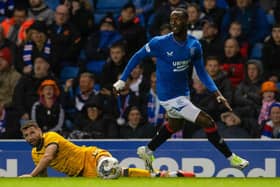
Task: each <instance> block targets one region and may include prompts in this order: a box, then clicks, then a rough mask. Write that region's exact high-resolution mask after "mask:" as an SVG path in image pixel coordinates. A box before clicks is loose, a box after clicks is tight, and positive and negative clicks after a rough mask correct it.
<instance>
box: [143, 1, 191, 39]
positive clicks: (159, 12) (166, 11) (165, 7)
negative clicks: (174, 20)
mask: <svg viewBox="0 0 280 187" xmlns="http://www.w3.org/2000/svg"><path fill="white" fill-rule="evenodd" d="M178 7H181V8H186V3H185V2H184V1H182V0H168V1H167V3H162V4H161V6H159V7H158V8H157V9H155V13H154V18H153V19H152V20H151V23H150V27H149V28H148V29H149V30H148V32H149V34H150V35H151V36H152V37H153V36H156V35H159V28H160V26H161V25H163V24H166V23H169V16H170V13H171V11H172V10H174V9H175V8H178Z"/></svg>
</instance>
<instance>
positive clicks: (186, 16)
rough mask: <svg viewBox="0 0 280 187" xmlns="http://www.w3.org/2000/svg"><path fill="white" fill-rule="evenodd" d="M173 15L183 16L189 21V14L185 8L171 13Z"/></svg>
mask: <svg viewBox="0 0 280 187" xmlns="http://www.w3.org/2000/svg"><path fill="white" fill-rule="evenodd" d="M172 14H181V15H182V16H183V17H184V18H185V19H186V20H187V19H188V17H189V16H188V13H187V11H186V10H185V9H184V8H176V9H174V10H173V11H172V12H171V15H172Z"/></svg>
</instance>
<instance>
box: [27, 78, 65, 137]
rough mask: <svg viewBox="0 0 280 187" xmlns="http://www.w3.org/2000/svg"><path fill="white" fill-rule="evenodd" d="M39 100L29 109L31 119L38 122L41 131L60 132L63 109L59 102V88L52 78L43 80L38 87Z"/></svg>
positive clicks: (62, 121)
mask: <svg viewBox="0 0 280 187" xmlns="http://www.w3.org/2000/svg"><path fill="white" fill-rule="evenodd" d="M38 95H39V100H38V101H37V102H35V103H34V104H33V106H32V110H31V120H34V121H36V122H37V123H38V124H40V128H41V129H42V131H43V132H47V131H55V132H61V130H62V126H63V123H64V110H63V108H62V106H61V104H60V103H59V100H58V97H59V95H60V90H59V88H58V86H57V84H56V82H55V81H54V80H50V79H46V80H44V81H43V82H42V83H41V85H40V87H39V88H38Z"/></svg>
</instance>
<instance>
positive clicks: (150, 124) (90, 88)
mask: <svg viewBox="0 0 280 187" xmlns="http://www.w3.org/2000/svg"><path fill="white" fill-rule="evenodd" d="M177 7H181V8H185V9H186V10H187V13H188V16H189V19H188V22H189V24H188V34H191V35H193V36H195V37H196V38H198V39H199V40H200V42H201V45H202V49H203V53H204V62H205V68H206V70H207V72H208V74H209V75H210V76H211V77H212V79H213V80H214V81H215V83H216V85H217V87H218V88H219V90H220V91H221V93H222V94H223V95H224V96H225V97H226V99H227V100H228V101H229V102H230V104H231V106H232V108H233V111H232V112H229V111H227V108H226V107H224V106H223V105H222V104H220V103H218V102H217V101H216V100H215V99H213V97H214V96H213V95H212V93H210V92H209V91H208V90H207V89H206V87H205V86H204V85H203V84H202V83H201V81H200V80H199V79H198V77H197V76H196V73H195V72H193V71H190V72H189V75H186V76H189V83H190V84H191V85H192V86H191V87H192V90H191V101H192V102H193V103H194V104H195V105H196V106H198V107H199V108H201V109H202V110H204V111H206V112H207V113H209V114H210V115H211V116H213V118H214V120H216V121H218V123H217V125H218V130H219V132H220V133H221V135H222V136H223V137H225V138H267V139H269V138H280V98H279V93H280V92H279V91H280V2H279V1H277V0H121V1H118V0H116V1H110V0H57V1H55V0H3V1H0V20H1V21H0V138H1V139H16V138H22V137H21V132H20V124H22V123H24V121H26V120H35V121H37V123H38V124H39V126H40V127H41V129H42V130H43V131H44V132H47V131H55V132H58V133H60V134H61V135H62V136H64V137H66V138H77V139H86V138H93V139H97V138H111V139H114V138H151V137H153V135H154V134H155V133H156V131H157V130H158V129H159V127H160V126H161V125H163V124H164V123H166V112H165V111H164V109H163V108H162V106H160V104H159V100H158V97H157V92H156V87H155V83H156V76H155V68H156V63H157V59H156V58H147V59H144V60H143V62H141V64H140V65H138V66H137V67H136V68H135V69H134V70H133V71H132V73H131V75H130V77H129V79H128V80H127V82H126V86H125V89H124V90H122V91H121V92H120V93H119V94H118V95H116V94H114V92H113V84H114V82H116V81H117V80H118V78H119V76H120V73H121V72H123V70H124V67H125V66H126V64H127V62H128V59H129V58H130V57H131V56H132V55H133V54H134V52H135V51H137V50H138V49H139V48H141V47H142V46H143V45H144V44H145V43H146V42H147V41H148V39H150V38H152V37H153V36H157V35H164V34H167V33H169V32H170V26H169V15H170V12H171V11H172V10H174V9H175V8H177ZM190 69H192V68H190ZM170 78H171V79H172V77H170ZM170 92H172V90H170ZM185 123H186V125H185V126H184V129H183V130H182V131H179V132H177V133H175V134H174V135H173V138H205V137H206V136H205V134H204V132H203V130H202V129H201V128H200V127H198V126H197V125H194V124H192V123H190V122H187V121H186V122H185Z"/></svg>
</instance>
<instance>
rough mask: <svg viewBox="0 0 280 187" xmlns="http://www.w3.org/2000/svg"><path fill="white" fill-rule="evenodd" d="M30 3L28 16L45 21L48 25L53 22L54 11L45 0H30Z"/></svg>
mask: <svg viewBox="0 0 280 187" xmlns="http://www.w3.org/2000/svg"><path fill="white" fill-rule="evenodd" d="M29 5H30V8H29V10H28V17H30V18H33V19H35V20H39V21H44V22H46V24H47V25H50V24H51V23H52V21H53V18H54V12H53V10H52V9H50V8H49V7H48V5H47V4H46V3H45V0H29Z"/></svg>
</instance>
